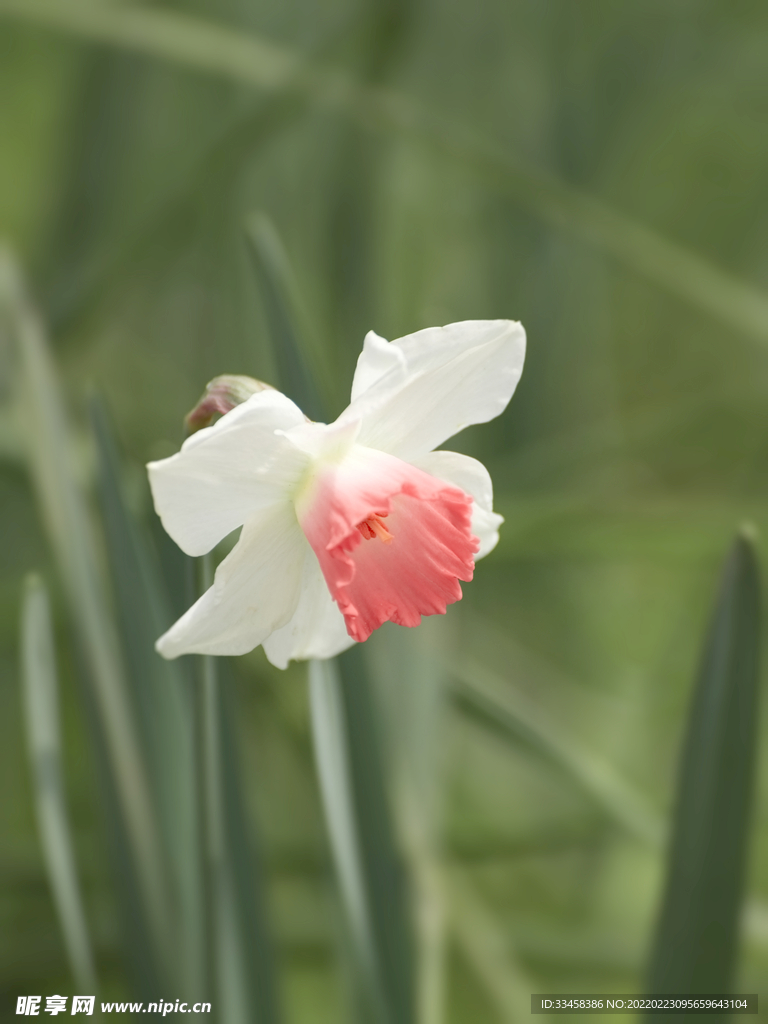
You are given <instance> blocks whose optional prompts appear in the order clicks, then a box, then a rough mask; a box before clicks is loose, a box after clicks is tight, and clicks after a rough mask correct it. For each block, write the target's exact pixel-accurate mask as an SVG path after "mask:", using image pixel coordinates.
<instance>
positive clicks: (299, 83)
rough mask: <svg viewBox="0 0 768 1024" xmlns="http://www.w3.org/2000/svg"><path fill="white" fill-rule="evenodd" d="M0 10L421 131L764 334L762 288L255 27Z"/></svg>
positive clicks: (519, 194)
mask: <svg viewBox="0 0 768 1024" xmlns="http://www.w3.org/2000/svg"><path fill="white" fill-rule="evenodd" d="M0 16H6V17H12V18H21V19H22V20H24V21H28V22H31V23H33V24H37V25H41V26H43V27H46V28H49V29H55V30H57V31H62V32H66V33H69V34H73V35H75V36H77V37H78V38H83V39H89V40H92V41H93V42H96V43H102V44H106V45H110V46H117V47H119V48H121V49H127V50H130V51H133V52H138V53H143V54H147V55H150V56H153V57H156V58H159V59H162V60H170V61H173V62H175V63H178V64H180V65H182V66H185V67H189V68H192V69H193V70H195V71H199V72H203V73H206V74H212V75H216V76H219V77H223V78H227V79H230V80H232V79H234V80H235V81H237V82H240V83H244V84H247V85H250V86H255V87H257V88H261V89H267V90H278V89H293V90H295V91H297V92H300V93H302V94H309V95H311V96H312V99H313V101H314V102H315V104H317V105H318V106H320V107H331V108H335V109H338V110H341V111H343V112H345V113H347V114H349V115H351V116H353V117H354V118H356V119H357V120H359V121H361V122H362V123H363V124H364V125H365V126H367V127H373V128H377V129H379V130H384V131H386V132H395V133H397V134H399V135H405V136H407V137H410V138H413V139H414V140H415V141H417V142H424V141H427V142H429V143H430V144H432V145H433V146H435V148H436V149H438V150H439V152H440V153H441V154H443V155H447V156H449V157H451V158H453V159H455V160H457V161H459V162H461V163H463V164H465V165H468V166H470V167H471V168H472V169H473V170H474V171H475V172H476V173H478V174H480V175H482V176H483V177H484V178H485V179H486V180H488V181H489V182H490V183H492V184H493V185H494V186H495V187H497V188H499V189H500V190H502V191H505V192H508V193H510V194H511V195H512V196H513V197H515V198H516V199H518V200H519V201H521V202H522V203H524V204H525V205H526V206H527V207H528V208H529V209H531V210H535V211H536V213H537V214H538V215H539V216H540V217H542V218H543V219H544V220H546V221H547V222H548V223H550V224H551V225H553V226H554V227H556V228H558V229H560V230H564V231H567V232H569V233H571V234H573V235H574V236H576V237H577V238H579V239H581V240H582V241H584V242H586V243H587V244H588V245H590V246H593V247H595V248H597V249H598V250H600V251H602V252H606V253H608V254H610V255H611V256H613V257H614V258H615V259H617V260H618V261H619V262H620V263H623V264H624V265H625V266H628V267H630V268H631V269H632V270H634V271H636V272H637V273H639V274H641V275H643V276H644V277H646V278H647V279H648V280H650V281H652V282H653V283H654V284H656V285H657V286H659V287H661V288H663V289H664V290H666V291H668V292H670V293H672V294H674V295H676V296H678V297H679V298H681V299H683V300H684V301H686V302H689V303H691V304H692V305H693V306H695V307H697V308H698V309H702V310H704V311H705V312H707V313H709V314H711V315H713V316H715V317H717V318H718V319H719V320H720V321H721V322H722V323H724V324H727V325H728V326H729V327H732V328H735V329H736V330H737V331H739V332H741V333H743V334H744V335H745V336H747V337H750V338H753V339H754V340H756V341H759V342H761V343H762V344H765V343H766V342H768V296H766V294H765V293H764V292H763V291H761V290H760V289H758V288H754V287H751V286H750V285H748V284H745V283H744V282H743V281H741V280H739V279H738V278H736V277H734V276H732V275H731V274H729V273H727V272H726V271H724V270H722V269H720V268H719V267H717V266H715V265H713V264H711V263H709V262H708V261H707V260H706V259H704V258H702V257H701V256H699V255H698V254H697V253H695V252H692V251H691V250H689V249H687V248H686V247H685V246H683V245H680V244H678V243H676V242H674V241H671V240H669V239H667V238H665V237H664V236H663V235H660V234H658V233H657V232H655V231H653V230H652V229H651V228H648V227H646V226H645V225H644V224H642V223H639V222H637V221H635V220H633V219H632V218H631V217H627V216H625V215H624V214H622V213H620V212H618V211H616V210H614V209H612V208H611V207H610V206H607V205H606V204H604V203H603V202H601V201H600V200H599V199H596V198H595V197H593V196H590V195H588V194H586V193H583V192H580V191H579V190H578V189H576V188H573V187H572V186H571V185H569V184H568V183H567V182H564V181H561V180H560V179H558V178H556V177H555V176H554V175H552V174H550V173H548V172H546V171H544V170H542V169H539V168H531V167H526V166H524V165H523V164H522V163H520V161H518V160H517V159H515V158H514V157H513V156H510V154H509V153H508V152H507V151H506V150H505V149H503V148H501V147H499V146H498V145H497V144H495V143H492V142H488V141H487V140H485V139H483V138H482V137H479V136H478V135H476V134H475V132H474V131H471V130H469V129H467V128H465V127H463V126H459V125H456V124H453V123H451V122H449V121H446V120H445V119H444V118H441V117H438V116H436V115H435V114H434V113H432V112H431V111H429V110H428V109H426V108H424V107H423V106H422V105H421V104H419V103H418V102H417V101H415V100H413V99H411V98H410V97H408V96H406V95H402V94H398V93H395V92H392V91H388V90H386V89H382V88H376V87H373V86H364V85H362V84H360V83H356V82H355V81H354V80H353V79H351V78H350V77H349V76H348V75H346V74H345V73H343V72H340V71H338V70H337V69H335V68H332V67H328V66H321V65H315V64H309V63H305V62H303V61H302V59H301V58H300V57H299V56H298V55H297V54H294V53H292V52H291V51H290V50H288V49H286V48H283V47H279V46H276V45H275V44H272V43H270V42H266V41H264V40H262V39H260V38H258V37H256V36H254V35H245V34H244V33H242V32H239V31H236V30H234V29H228V28H225V27H223V26H221V25H218V24H215V23H211V22H207V21H204V20H202V19H199V18H194V17H191V16H189V15H184V14H181V13H179V12H175V11H173V12H171V11H166V10H159V9H156V8H154V9H153V8H139V7H133V6H130V5H128V6H126V5H123V4H97V3H93V2H85V3H83V2H82V0H71V2H69V3H67V4H61V3H58V2H56V0H0Z"/></svg>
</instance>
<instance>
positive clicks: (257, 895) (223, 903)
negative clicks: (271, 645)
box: [200, 556, 280, 1024]
mask: <svg viewBox="0 0 768 1024" xmlns="http://www.w3.org/2000/svg"><path fill="white" fill-rule="evenodd" d="M203 564H204V575H205V577H206V579H205V581H204V582H205V585H206V586H209V585H210V584H211V582H212V575H213V573H212V561H211V558H210V556H205V559H204V563H203ZM200 664H201V667H202V689H201V704H202V725H203V736H202V740H203V742H202V747H203V776H204V787H205V832H206V846H207V859H208V871H209V886H210V905H209V913H210V927H211V937H212V941H211V949H210V953H211V975H212V977H213V980H214V987H215V992H216V1005H217V1007H218V1012H219V1018H220V1020H221V1022H222V1024H251V1022H255V1024H277V1022H278V1021H279V1020H280V1013H279V1007H278V999H277V991H276V985H275V980H276V977H275V958H274V952H273V949H272V945H271V942H270V939H269V928H268V926H267V922H266V897H265V885H264V882H263V877H262V871H261V862H260V858H259V857H257V856H255V853H256V851H255V850H254V848H253V846H252V844H251V841H250V839H249V834H248V833H249V830H248V828H247V825H246V816H245V809H244V807H243V800H242V794H241V791H240V785H239V777H238V768H237V757H236V754H235V736H234V730H233V728H232V725H231V723H230V721H229V714H228V710H227V706H226V702H225V701H224V699H223V694H222V686H221V679H220V668H221V666H222V664H223V663H222V661H221V659H218V658H213V657H203V658H201V659H200Z"/></svg>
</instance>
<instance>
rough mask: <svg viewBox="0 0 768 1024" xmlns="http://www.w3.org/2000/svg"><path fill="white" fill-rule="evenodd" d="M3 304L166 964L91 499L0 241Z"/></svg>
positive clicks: (30, 447)
mask: <svg viewBox="0 0 768 1024" xmlns="http://www.w3.org/2000/svg"><path fill="white" fill-rule="evenodd" d="M0 313H2V314H3V316H4V317H6V318H7V324H8V327H9V329H10V333H11V337H12V338H13V339H14V341H15V344H16V349H17V351H18V354H19V359H20V363H21V368H22V374H21V377H22V392H21V396H20V406H21V411H22V417H23V424H22V426H23V436H24V439H25V441H26V445H27V458H28V461H29V466H30V470H31V474H32V478H33V481H34V484H35V487H36V490H37V495H38V500H39V503H40V507H41V511H42V517H43V520H44V522H45V525H46V528H47V531H48V535H49V537H50V541H51V545H52V547H53V550H54V552H55V555H56V559H57V561H58V565H59V569H60V572H61V575H62V578H63V581H64V585H65V587H66V589H67V592H68V595H69V599H70V607H71V611H72V616H73V619H74V622H75V625H76V627H77V629H78V632H79V634H80V638H81V641H82V646H83V651H84V653H85V656H86V659H87V662H88V668H89V670H90V681H91V684H92V688H93V697H94V701H95V705H96V707H97V708H98V716H99V722H100V727H101V728H102V729H103V731H104V736H105V750H106V751H107V753H108V756H109V759H110V764H111V767H112V771H113V773H114V781H115V785H116V787H117V793H118V795H119V800H120V807H121V813H122V815H123V816H124V819H125V826H126V835H127V836H128V839H129V842H130V847H131V856H132V858H133V859H134V861H135V864H136V870H137V877H138V880H139V886H140V897H141V901H142V906H143V911H144V914H145V915H146V919H147V921H148V922H149V923H150V929H151V935H152V937H153V943H154V953H155V957H156V961H157V963H158V964H162V963H164V962H165V961H166V958H167V957H168V956H169V954H170V951H171V948H172V942H171V935H172V930H171V910H170V905H169V900H168V885H167V877H166V873H165V868H164V862H163V856H162V842H161V839H160V834H159V829H158V825H157V820H156V816H155V811H154V807H153V802H152V797H151V793H150V788H149V782H148V778H147V771H146V766H145V762H144V758H143V752H142V748H141V743H140V741H139V738H138V734H137V730H136V727H135V719H134V715H133V709H132V707H131V701H130V697H129V689H128V685H127V682H126V677H125V671H124V668H123V664H122V661H121V658H120V651H119V642H118V637H117V632H116V629H115V626H114V622H113V620H112V618H111V616H110V612H109V602H108V600H107V594H106V591H105V588H104V584H103V581H102V578H101V576H100V573H99V568H98V555H97V550H96V547H95V542H94V532H93V529H92V526H91V523H90V519H89V514H88V509H87V506H86V504H85V500H84V498H83V495H82V493H81V490H80V488H79V486H78V483H77V476H76V473H75V470H74V467H73V464H72V457H71V447H70V429H69V424H68V421H67V416H66V412H65V409H64V405H63V401H62V397H61V393H60V390H59V386H58V382H57V380H56V372H55V369H54V366H53V363H52V361H51V358H50V355H49V353H48V347H47V343H46V338H45V332H44V329H43V326H42V324H41V322H40V320H39V319H38V317H37V315H36V314H35V312H34V310H33V309H32V307H31V305H30V304H29V302H28V300H27V298H26V295H25V293H24V289H23V285H22V282H21V278H20V275H19V272H18V269H17V267H16V264H15V262H14V260H13V258H12V256H11V254H10V253H9V252H7V251H5V250H0Z"/></svg>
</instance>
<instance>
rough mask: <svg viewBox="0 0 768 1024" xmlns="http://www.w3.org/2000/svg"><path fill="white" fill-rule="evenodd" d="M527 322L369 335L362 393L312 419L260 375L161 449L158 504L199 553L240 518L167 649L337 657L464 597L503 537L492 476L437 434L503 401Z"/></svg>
mask: <svg viewBox="0 0 768 1024" xmlns="http://www.w3.org/2000/svg"><path fill="white" fill-rule="evenodd" d="M524 356H525V333H524V331H523V329H522V327H521V326H520V324H518V323H514V322H512V321H509V320H490V321H486V320H480V321H465V322H462V323H457V324H450V325H448V326H447V327H436V328H429V329H427V330H424V331H419V332H417V333H416V334H411V335H408V336H407V337H405V338H400V339H398V340H397V341H394V342H386V341H384V339H383V338H379V337H378V336H377V335H375V334H374V333H373V332H370V333H369V334H368V335H367V336H366V338H365V344H364V347H363V351H362V353H361V355H360V358H359V359H358V364H357V370H356V373H355V378H354V381H353V385H352V400H351V402H350V405H349V406H348V407H347V409H345V411H344V412H343V413H342V414H341V416H339V418H338V419H337V420H336V421H335V423H332V424H330V425H327V424H324V423H310V422H308V421H307V420H306V418H305V417H304V415H303V414H302V412H301V410H300V409H298V407H297V406H296V405H294V404H293V402H291V401H290V400H289V399H288V398H286V397H285V396H284V395H282V394H280V392H278V391H274V390H271V389H269V390H263V391H260V392H258V393H257V394H254V395H253V396H252V397H250V398H248V399H247V400H245V401H244V402H242V404H240V405H238V406H237V407H236V408H234V409H233V410H232V411H231V412H228V413H227V414H226V415H224V416H222V417H221V419H220V420H219V421H218V422H217V423H215V424H214V425H213V426H212V427H207V428H205V429H203V430H200V431H199V432H198V433H196V434H194V435H193V436H192V437H190V438H189V439H188V440H187V441H186V442H185V443H184V445H183V446H182V449H181V451H180V452H179V453H178V454H177V455H174V456H172V457H171V458H169V459H164V460H162V461H160V462H153V463H150V465H149V467H148V469H149V476H150V483H151V486H152V493H153V497H154V501H155V508H156V509H157V512H158V515H159V516H160V517H161V519H162V521H163V525H164V526H165V529H166V530H167V531H168V533H169V534H170V535H171V536H172V537H173V539H174V540H175V541H176V542H177V543H178V544H179V546H180V547H181V548H182V549H183V550H184V551H185V552H187V554H190V555H201V554H204V553H205V552H207V551H210V550H211V548H212V547H214V546H215V545H216V544H217V543H218V542H219V541H220V540H221V539H222V538H223V537H225V536H226V535H227V534H228V533H230V532H231V531H232V530H234V529H236V528H237V527H240V526H242V531H241V534H240V539H239V540H238V542H237V544H236V545H235V547H234V548H233V550H232V551H231V552H230V554H229V555H228V556H227V557H226V558H225V559H224V561H223V562H222V563H221V565H220V566H219V567H218V569H217V571H216V576H215V579H214V583H213V586H212V587H210V589H209V590H208V591H207V592H206V593H205V594H203V596H202V597H201V598H200V599H199V600H198V601H197V602H196V603H195V604H194V605H193V606H192V607H191V608H190V609H189V611H188V612H186V614H185V615H183V616H182V617H181V619H179V620H178V622H176V623H175V624H174V625H173V626H172V627H171V628H170V629H169V630H168V632H167V633H165V634H164V635H163V636H162V637H160V639H159V640H158V643H157V648H158V650H159V652H160V653H161V654H162V655H163V656H164V657H167V658H174V657H177V656H179V655H181V654H188V653H200V654H243V653H245V652H246V651H249V650H251V649H252V648H254V647H256V646H257V645H258V644H263V645H264V650H265V652H266V654H267V657H268V658H269V660H270V661H271V662H272V663H273V664H275V665H278V666H279V667H281V668H284V667H285V666H286V665H287V664H288V661H289V660H290V659H292V658H327V657H332V656H333V655H335V654H338V653H339V652H340V651H342V650H344V649H345V648H346V647H348V646H349V645H350V644H352V643H354V642H355V641H356V640H357V641H363V640H366V639H367V638H368V637H369V636H370V634H371V633H372V632H373V630H375V629H377V628H378V627H379V626H380V625H382V623H384V622H386V621H390V620H391V621H392V622H395V623H398V624H399V625H403V626H416V625H418V624H419V622H420V621H421V616H422V615H434V614H443V613H445V610H446V607H447V606H448V605H449V604H452V603H453V602H455V601H458V600H460V598H461V585H460V582H459V581H465V582H466V581H469V580H471V579H472V575H473V571H474V564H475V560H476V559H477V558H481V557H482V556H483V555H485V554H487V553H488V552H489V551H490V550H492V548H493V547H494V546H495V544H496V542H497V540H498V528H499V525H500V524H501V522H502V519H501V516H498V515H496V514H495V513H494V512H493V510H492V506H493V491H492V485H491V480H490V477H489V475H488V472H487V470H486V469H485V467H484V466H483V465H482V464H481V463H479V462H478V461H477V460H475V459H471V458H469V457H468V456H465V455H459V454H457V453H455V452H446V451H434V449H435V447H436V446H437V445H439V444H441V443H442V442H443V441H445V440H446V439H447V438H449V437H451V436H452V435H453V434H455V433H457V432H458V431H460V430H462V429H463V428H464V427H466V426H468V425H469V424H471V423H483V422H486V421H487V420H490V419H493V418H494V417H495V416H498V415H499V413H501V412H502V411H503V410H504V408H505V407H506V405H507V403H508V402H509V399H510V398H511V396H512V393H513V392H514V390H515V387H516V385H517V382H518V380H519V378H520V374H521V372H522V367H523V360H524Z"/></svg>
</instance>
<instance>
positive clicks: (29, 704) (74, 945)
mask: <svg viewBox="0 0 768 1024" xmlns="http://www.w3.org/2000/svg"><path fill="white" fill-rule="evenodd" d="M21 662H22V686H23V693H24V711H25V718H26V727H27V746H28V750H29V759H30V763H31V766H32V778H33V784H34V791H35V806H36V810H37V823H38V828H39V829H40V840H41V843H42V847H43V854H44V856H45V863H46V867H47V869H48V880H49V882H50V885H51V891H52V893H53V899H54V903H55V905H56V910H57V913H58V916H59V923H60V925H61V930H62V934H63V936H64V944H65V946H66V950H67V956H68V957H69V965H70V968H71V970H72V976H73V978H74V980H75V983H76V984H77V986H78V988H79V989H80V990H81V991H84V992H95V991H96V990H97V982H96V969H95V966H94V959H93V950H92V949H91V941H90V938H89V935H88V925H87V921H86V916H85V909H84V907H83V900H82V896H81V893H80V886H79V883H78V880H77V869H76V866H75V854H74V847H73V844H72V836H71V832H70V828H69V817H68V814H67V806H66V799H65V796H64V781H63V772H62V766H61V728H60V724H59V696H58V681H57V675H56V655H55V646H54V638H53V629H52V626H51V612H50V607H49V603H48V594H47V591H46V589H45V586H44V584H43V583H42V581H41V580H40V579H39V578H38V577H37V576H28V577H27V579H26V581H25V586H24V599H23V605H22V614H21Z"/></svg>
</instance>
